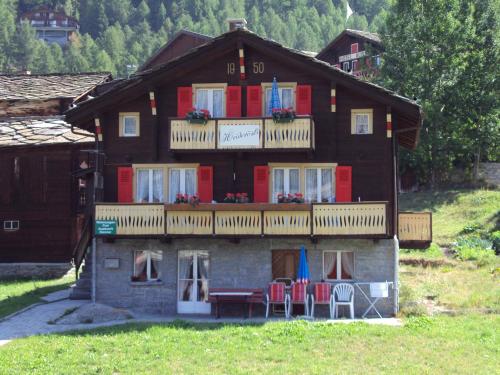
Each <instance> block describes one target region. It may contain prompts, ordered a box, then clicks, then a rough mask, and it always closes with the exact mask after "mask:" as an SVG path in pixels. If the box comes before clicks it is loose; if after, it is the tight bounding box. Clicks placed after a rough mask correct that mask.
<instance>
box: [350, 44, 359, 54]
mask: <svg viewBox="0 0 500 375" xmlns="http://www.w3.org/2000/svg"><path fill="white" fill-rule="evenodd" d="M351 53H358V43H353V44H351Z"/></svg>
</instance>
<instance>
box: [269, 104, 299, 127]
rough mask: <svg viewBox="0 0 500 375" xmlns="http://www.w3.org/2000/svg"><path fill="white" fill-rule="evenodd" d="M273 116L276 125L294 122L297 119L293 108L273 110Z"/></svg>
mask: <svg viewBox="0 0 500 375" xmlns="http://www.w3.org/2000/svg"><path fill="white" fill-rule="evenodd" d="M272 116H273V121H274V122H275V123H279V122H293V120H294V119H295V112H294V110H293V108H281V109H273V113H272Z"/></svg>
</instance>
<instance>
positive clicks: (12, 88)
mask: <svg viewBox="0 0 500 375" xmlns="http://www.w3.org/2000/svg"><path fill="white" fill-rule="evenodd" d="M110 79H111V74H110V73H78V74H41V75H31V74H2V75H0V101H1V100H48V99H75V98H78V97H80V96H82V95H85V94H86V93H88V92H89V91H91V90H92V89H93V88H95V87H96V86H97V85H99V84H101V83H103V82H106V81H108V80H110Z"/></svg>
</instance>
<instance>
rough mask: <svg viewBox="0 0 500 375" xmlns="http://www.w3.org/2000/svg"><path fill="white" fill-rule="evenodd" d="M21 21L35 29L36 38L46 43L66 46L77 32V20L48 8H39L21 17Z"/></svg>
mask: <svg viewBox="0 0 500 375" xmlns="http://www.w3.org/2000/svg"><path fill="white" fill-rule="evenodd" d="M20 19H21V21H27V22H29V24H30V25H31V27H33V29H35V31H36V36H37V38H38V39H41V40H43V41H45V42H47V43H57V44H59V45H61V46H64V45H66V44H68V42H69V40H70V39H71V37H72V36H73V35H74V34H75V33H76V32H77V31H78V29H79V28H80V24H79V23H78V21H77V19H76V18H74V17H71V16H67V15H66V14H65V13H64V12H63V11H60V10H54V9H51V8H49V7H39V8H36V9H33V10H31V11H30V12H26V13H24V14H22V15H21V17H20Z"/></svg>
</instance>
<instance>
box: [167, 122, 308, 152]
mask: <svg viewBox="0 0 500 375" xmlns="http://www.w3.org/2000/svg"><path fill="white" fill-rule="evenodd" d="M312 148H314V121H313V120H312V118H311V117H297V118H295V119H294V120H293V121H292V122H287V123H275V122H274V121H273V120H272V119H270V118H248V117H244V118H220V119H212V120H209V121H208V122H207V123H206V124H193V123H190V122H188V121H187V120H185V119H178V118H176V119H170V150H172V151H183V150H184V151H186V150H265V149H270V150H272V149H274V150H276V149H287V150H290V149H299V150H303V149H312Z"/></svg>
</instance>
